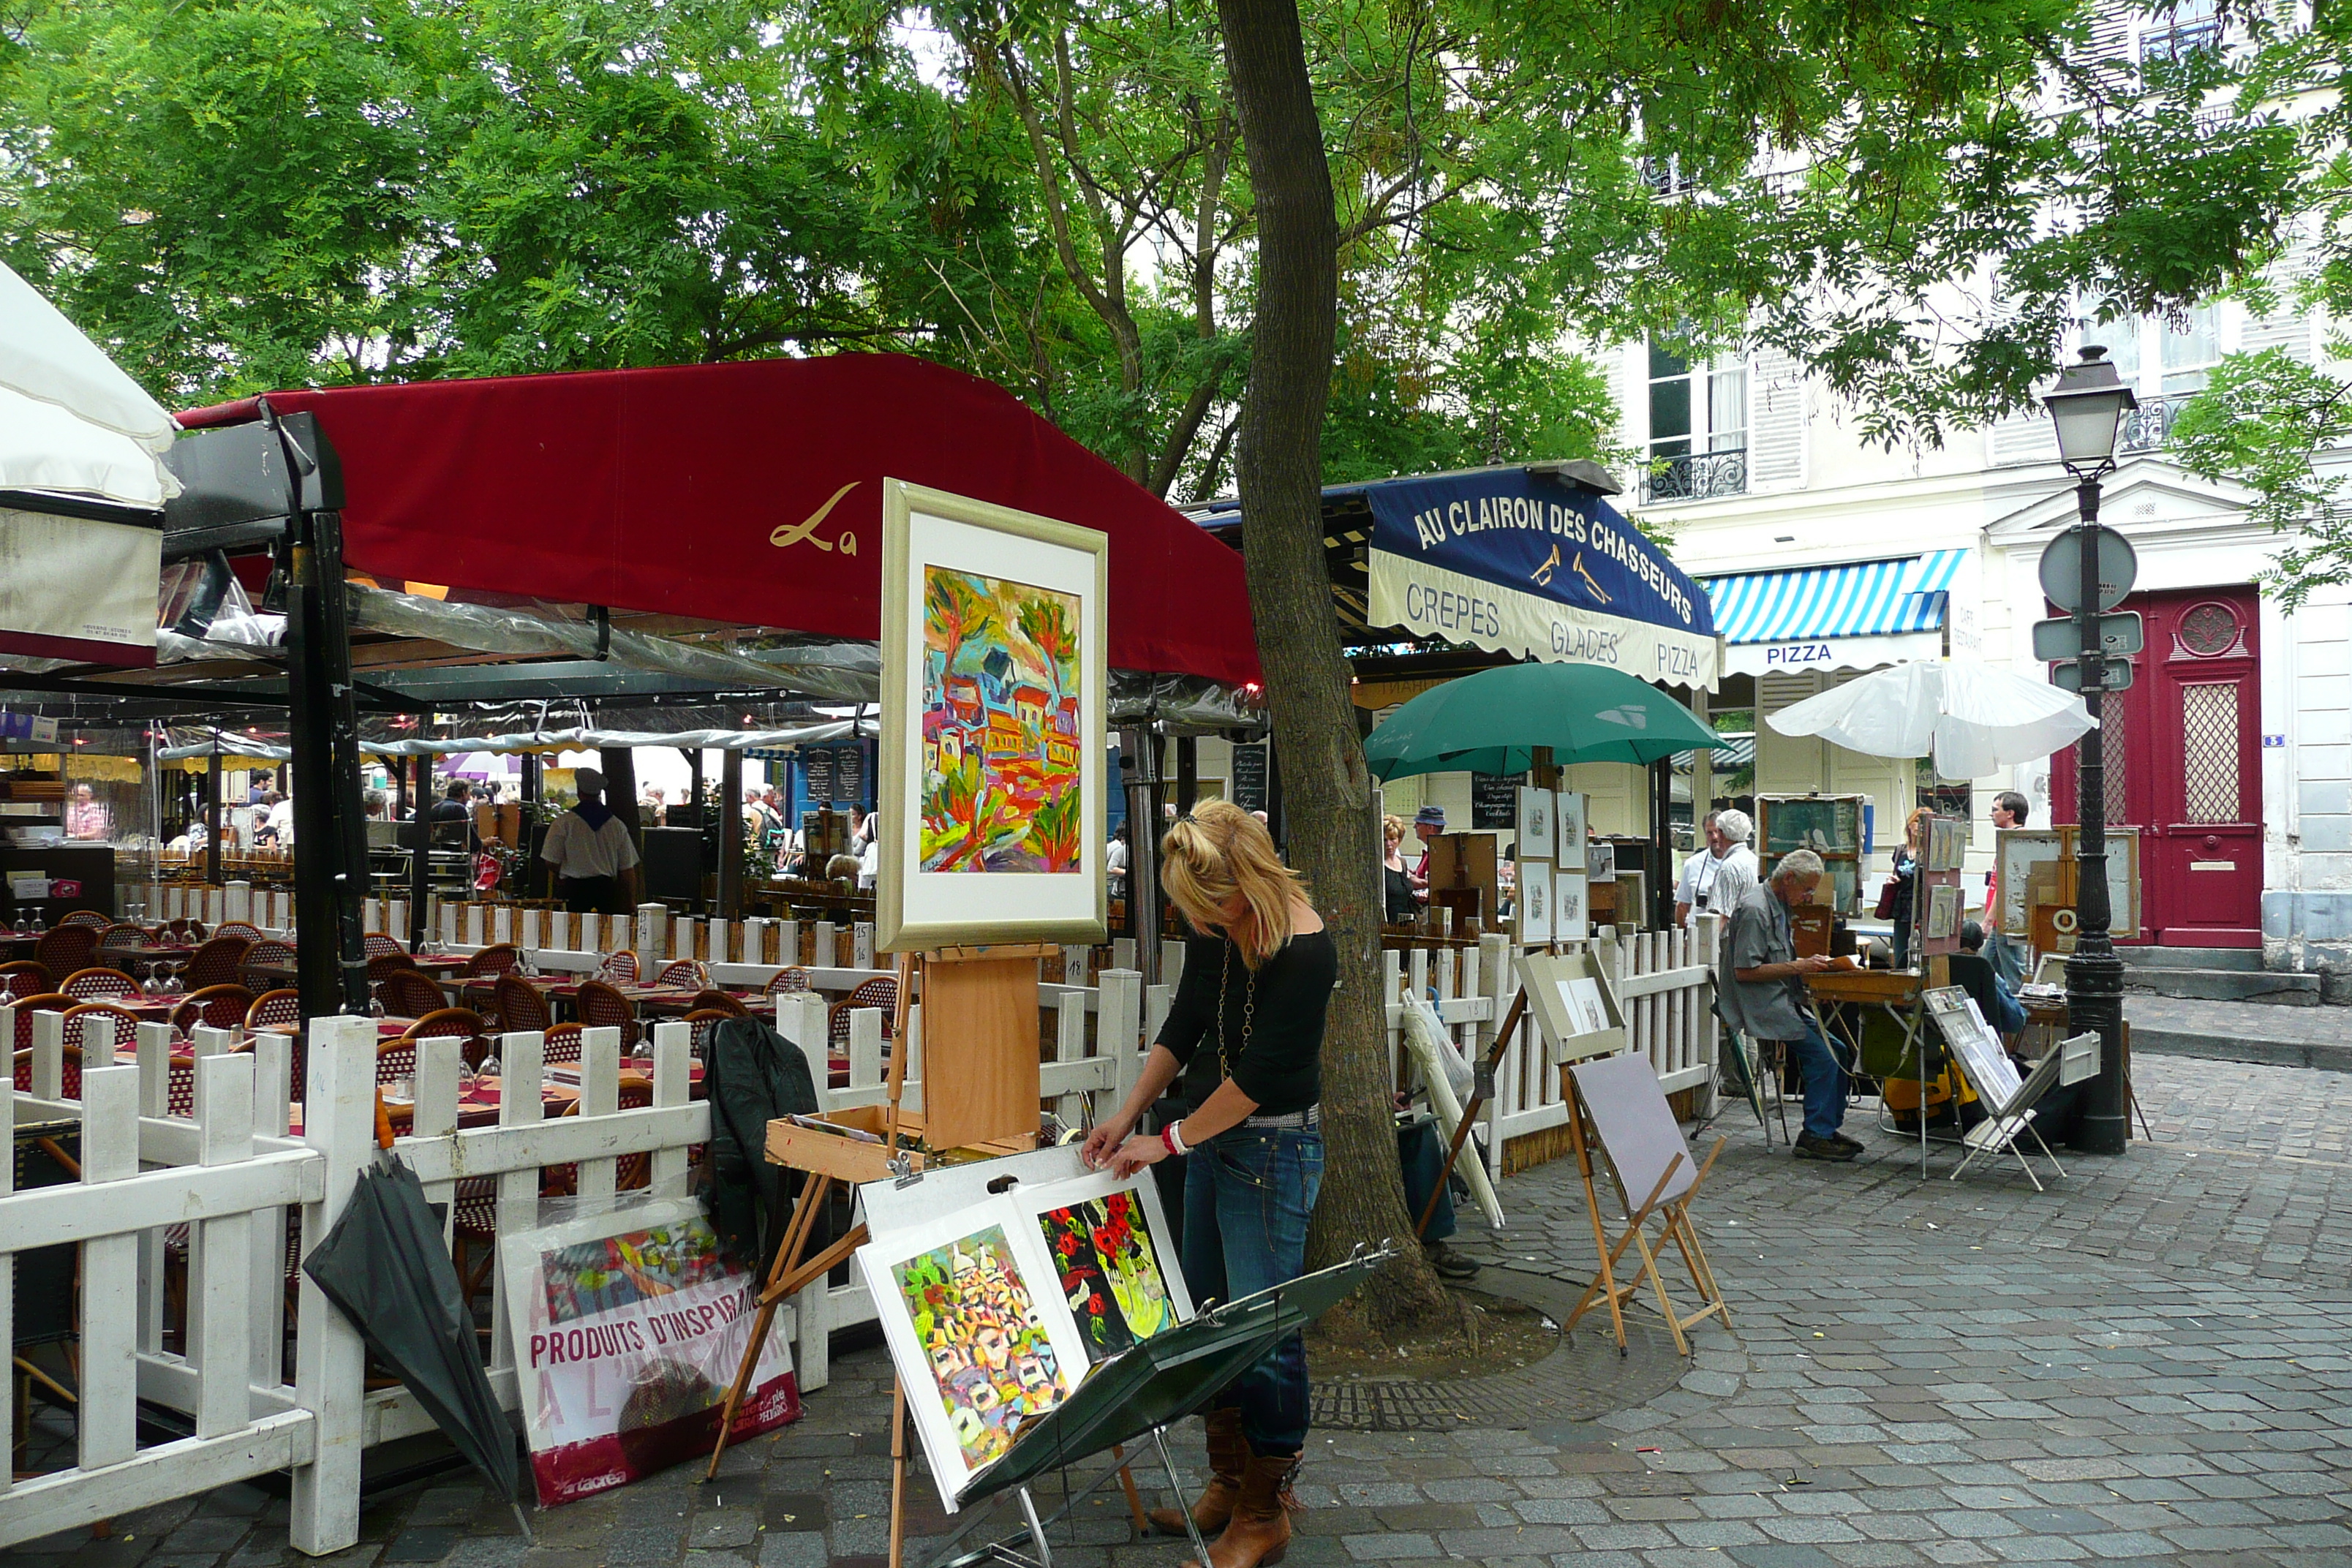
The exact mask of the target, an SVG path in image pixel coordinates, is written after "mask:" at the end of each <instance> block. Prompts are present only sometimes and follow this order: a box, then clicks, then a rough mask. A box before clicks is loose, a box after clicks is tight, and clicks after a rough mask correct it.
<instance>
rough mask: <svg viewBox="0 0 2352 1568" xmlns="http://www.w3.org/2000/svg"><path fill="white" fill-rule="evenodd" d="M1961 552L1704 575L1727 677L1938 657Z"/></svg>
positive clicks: (1964, 556) (1964, 553)
mask: <svg viewBox="0 0 2352 1568" xmlns="http://www.w3.org/2000/svg"><path fill="white" fill-rule="evenodd" d="M1968 554H1969V552H1967V551H1965V550H1931V551H1927V552H1923V553H1921V554H1917V555H1902V556H1896V557H1894V558H1892V559H1889V560H1885V561H1855V562H1849V563H1845V564H1843V565H1839V566H1801V567H1796V568H1792V569H1790V570H1788V571H1781V572H1742V573H1737V574H1725V575H1723V576H1719V577H1702V578H1701V579H1699V583H1700V585H1701V586H1702V587H1704V588H1705V589H1706V592H1707V597H1708V599H1709V600H1710V601H1711V602H1712V603H1713V605H1714V608H1715V625H1716V629H1717V631H1718V632H1720V633H1721V634H1722V636H1723V639H1724V642H1725V643H1726V645H1727V664H1726V666H1725V668H1726V669H1727V672H1728V673H1731V674H1734V675H1760V674H1770V673H1774V672H1780V671H1790V672H1793V671H1800V670H1805V669H1871V668H1876V667H1878V666H1879V665H1883V664H1894V663H1897V662H1900V661H1902V660H1904V659H1909V658H1937V657H1938V656H1939V655H1940V654H1941V653H1942V652H1943V630H1944V624H1945V617H1946V616H1947V615H1948V612H1949V609H1950V604H1951V594H1952V585H1953V583H1954V581H1955V580H1956V579H1957V578H1958V576H1959V574H1960V570H1961V567H1962V564H1963V563H1965V562H1966V561H1967V559H1968Z"/></svg>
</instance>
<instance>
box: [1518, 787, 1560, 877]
mask: <svg viewBox="0 0 2352 1568" xmlns="http://www.w3.org/2000/svg"><path fill="white" fill-rule="evenodd" d="M1552 805H1553V800H1552V792H1551V791H1549V790H1548V789H1529V788H1528V787H1527V786H1526V785H1524V784H1522V785H1521V786H1519V827H1518V833H1519V837H1518V850H1519V858H1520V859H1521V860H1523V861H1524V860H1549V859H1550V858H1552V833H1551V828H1552V820H1553V818H1552Z"/></svg>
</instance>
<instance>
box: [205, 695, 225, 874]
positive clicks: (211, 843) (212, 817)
mask: <svg viewBox="0 0 2352 1568" xmlns="http://www.w3.org/2000/svg"><path fill="white" fill-rule="evenodd" d="M220 795H221V754H220V731H217V730H215V731H213V754H212V755H211V756H209V757H206V758H205V886H206V887H211V888H217V887H219V886H220V860H221V841H220V838H221V797H220Z"/></svg>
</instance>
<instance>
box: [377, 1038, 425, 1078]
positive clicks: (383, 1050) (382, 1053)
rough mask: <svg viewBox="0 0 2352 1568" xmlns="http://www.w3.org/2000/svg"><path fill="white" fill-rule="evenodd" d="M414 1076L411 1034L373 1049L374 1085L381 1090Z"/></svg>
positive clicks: (414, 1051)
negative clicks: (390, 1084)
mask: <svg viewBox="0 0 2352 1568" xmlns="http://www.w3.org/2000/svg"><path fill="white" fill-rule="evenodd" d="M415 1076H416V1040H415V1036H414V1035H413V1034H409V1035H403V1036H401V1037H399V1038H398V1039H395V1040H386V1041H384V1042H383V1044H382V1045H380V1046H378V1047H376V1048H375V1085H376V1087H377V1088H378V1089H382V1088H383V1086H384V1085H386V1084H388V1083H397V1082H399V1081H400V1080H401V1079H404V1078H415Z"/></svg>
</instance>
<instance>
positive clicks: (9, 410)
mask: <svg viewBox="0 0 2352 1568" xmlns="http://www.w3.org/2000/svg"><path fill="white" fill-rule="evenodd" d="M175 429H176V426H174V425H173V421H172V416H170V415H168V414H166V413H164V412H163V407H162V405H159V404H158V403H156V401H155V400H154V399H153V398H152V397H150V396H148V395H147V394H146V393H144V392H143V391H142V390H140V387H139V384H138V383H136V382H134V381H132V380H131V377H130V376H129V375H127V374H124V373H123V371H122V368H121V366H120V365H118V364H116V363H114V362H113V361H112V360H110V359H109V358H108V357H107V356H106V354H105V353H104V352H103V351H101V350H100V348H99V346H98V345H97V344H96V343H93V342H90V341H89V339H88V338H87V337H84V336H83V335H82V334H81V332H80V331H79V330H78V329H77V328H76V327H75V326H74V324H73V323H72V322H71V321H67V320H66V318H65V317H64V315H62V314H61V313H60V312H59V311H58V309H57V307H56V306H54V305H52V304H50V303H49V302H48V301H47V300H44V299H43V298H41V296H40V295H39V294H38V293H37V292H36V291H35V290H34V289H33V287H32V286H31V285H30V284H28V283H26V281H25V280H24V279H22V278H19V277H17V276H16V273H15V272H13V271H11V270H9V268H7V267H6V266H5V265H0V652H5V653H14V654H30V655H33V656H35V657H39V658H75V659H81V660H85V661H89V662H96V663H104V664H119V665H147V664H152V663H153V662H154V660H155V602H156V596H157V587H158V582H159V579H160V576H161V571H162V562H163V515H162V507H163V500H164V498H166V497H167V496H172V495H175V494H177V493H178V492H179V484H178V481H177V480H175V479H173V477H172V476H171V474H169V473H168V472H166V471H165V469H164V468H163V461H162V456H161V455H162V454H163V452H164V451H165V450H166V449H167V448H169V447H170V446H171V444H172V439H173V434H174V432H175Z"/></svg>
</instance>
